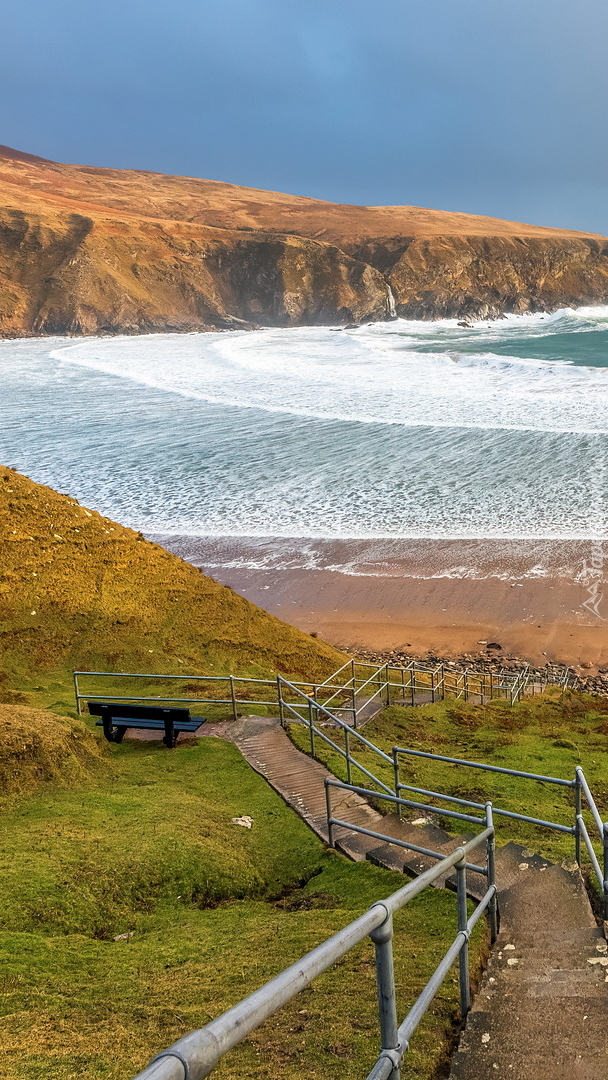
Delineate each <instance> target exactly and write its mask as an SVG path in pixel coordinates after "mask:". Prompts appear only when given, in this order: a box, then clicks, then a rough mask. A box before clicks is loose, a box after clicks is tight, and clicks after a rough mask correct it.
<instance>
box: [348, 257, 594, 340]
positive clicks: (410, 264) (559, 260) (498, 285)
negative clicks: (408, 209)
mask: <svg viewBox="0 0 608 1080" xmlns="http://www.w3.org/2000/svg"><path fill="white" fill-rule="evenodd" d="M346 246H347V249H350V250H351V254H353V255H355V256H356V257H357V258H358V259H361V260H362V261H365V262H368V263H369V264H370V265H371V266H374V267H375V268H376V269H377V270H379V271H380V272H381V273H382V274H383V275H384V277H385V279H386V281H388V283H389V284H390V286H391V288H392V291H393V294H394V297H395V303H396V313H397V314H398V315H400V316H401V317H402V318H405V319H429V318H431V319H439V318H455V317H456V318H467V317H470V318H481V319H485V318H495V317H497V316H499V315H501V314H503V313H504V312H515V313H522V312H525V311H555V310H557V309H558V308H561V307H576V306H577V305H581V304H601V303H605V302H606V299H607V298H608V240H605V239H603V238H602V237H584V236H581V237H576V236H543V237H537V236H523V237H519V236H433V237H409V238H407V239H404V238H402V237H397V238H394V239H391V240H378V241H372V242H370V243H366V244H362V245H358V244H354V245H346Z"/></svg>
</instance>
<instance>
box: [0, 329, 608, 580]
mask: <svg viewBox="0 0 608 1080" xmlns="http://www.w3.org/2000/svg"><path fill="white" fill-rule="evenodd" d="M0 375H1V386H2V392H1V395H0V416H1V426H0V461H2V462H3V463H5V464H7V465H11V466H13V467H14V468H16V469H18V470H19V471H20V472H23V473H25V474H27V475H28V476H30V477H31V478H32V479H34V480H36V481H39V482H41V483H46V484H50V485H51V486H52V487H54V488H56V489H58V490H59V491H65V492H69V493H70V494H71V495H73V496H75V497H76V498H78V499H79V500H80V501H81V502H82V503H84V504H85V505H87V506H91V507H94V508H95V509H98V510H99V511H101V512H102V513H104V514H107V515H109V516H110V517H113V518H115V519H116V520H118V521H120V522H122V523H124V524H126V525H131V526H132V527H134V528H136V529H140V530H141V531H142V532H144V533H145V534H146V535H153V536H155V537H156V538H158V539H162V538H163V537H164V538H166V542H167V543H168V544H169V545H170V544H171V543H172V542H173V541H174V540H176V539H177V538H179V539H180V543H181V544H182V547H183V544H184V542H185V541H184V538H197V540H198V543H199V551H200V550H201V545H202V548H203V549H205V550H206V551H207V552H208V558H207V559H206V565H207V566H208V567H213V566H217V567H222V566H223V567H227V566H231V565H239V566H242V567H244V568H245V567H246V566H248V565H251V566H252V567H256V566H257V567H261V566H269V565H272V566H276V567H280V566H281V565H283V564H285V565H286V566H290V567H297V566H301V567H306V566H317V565H323V566H324V567H325V568H332V569H336V570H348V571H349V572H363V573H365V572H367V571H366V567H367V568H368V570H369V572H374V571H373V566H374V565H375V564H377V565H380V563H382V562H384V563H386V564H387V565H388V564H389V563H390V562H391V560H394V559H397V560H398V558H399V553H400V552H401V553H404V552H410V553H411V552H416V551H419V550H424V543H422V548H421V543H420V542H424V541H426V540H428V539H434V540H440V541H442V542H445V541H450V542H452V541H459V542H463V543H464V548H463V550H464V551H465V552H466V550H467V544H468V543H469V542H471V541H483V540H488V541H503V542H504V550H505V551H506V552H509V551H510V552H511V554H512V555H513V557H516V556H517V552H518V551H521V550H524V548H526V545H527V547H528V548H529V549H530V551H531V552H532V563H531V564H530V566H531V567H532V569H534V565H535V560H534V552H535V551H537V552H541V554H540V555H539V557H538V559H537V560H536V563H537V564H538V565H537V572H538V573H539V574H542V572H543V556H542V552H543V551H545V550H547V551H549V550H550V549H551V550H556V549H555V547H553V548H551V544H552V543H553V544H554V542H561V541H565V542H567V544H566V549H567V548H568V545H572V544H573V545H574V548H577V547H578V546H579V544H580V542H581V541H584V542H588V541H589V540H592V539H593V538H595V539H604V538H605V537H606V535H607V483H608V308H579V309H578V310H575V311H571V310H568V311H558V312H556V313H555V314H551V315H542V314H541V315H531V316H511V317H507V318H505V319H501V320H498V321H495V322H481V323H472V324H471V325H470V326H463V325H461V324H459V323H458V322H457V321H456V320H444V321H439V322H425V323H421V322H407V321H404V320H396V321H393V322H387V323H377V324H373V325H369V326H362V327H358V328H356V329H336V328H327V327H303V328H297V329H268V330H259V331H254V332H240V331H237V332H225V333H207V334H184V335H180V334H163V335H146V336H135V337H115V338H86V339H80V340H76V339H67V338H66V339H60V338H46V339H27V340H17V341H3V342H1V343H0ZM347 541H353V542H354V544H353V543H351V544H348V543H345V542H347ZM408 541H409V543H407V542H408ZM336 544H337V545H338V547H336ZM340 544H342V548H340ZM522 544H523V548H522ZM482 547H483V545H482V546H481V547H480V545H479V543H477V544H476V545H474V547H473V548H470V545H469V549H470V552H471V554H470V557H468V556H466V555H465V556H463V558H464V563H462V558H460V557H456V563H455V565H454V566H453V567H451V566H450V565H447V566H443V567H438V568H437V573H438V574H445V573H451V572H452V571H453V572H454V574H455V576H458V574H459V573H462V575H464V576H466V575H469V576H471V575H472V576H475V575H476V574H477V572H478V571H479V572H480V573H481V574H482V575H483V573H484V571H483V568H481V570H480V568H479V567H477V566H476V565H475V559H477V561H479V551H480V550H482ZM448 549H449V544H448ZM494 549H495V545H494ZM566 549H564V550H566ZM473 550H475V552H477V554H476V555H473V554H472V552H473ZM526 550H527V548H526ZM336 551H342V554H340V555H338V557H336V555H335V552H336ZM353 551H354V552H355V554H356V557H355V559H354V561H353V557H352V553H353ZM349 552H350V554H349ZM357 553H359V554H357ZM374 553H375V554H374ZM564 557H566V556H564ZM467 559H468V562H467ZM374 560H375V562H374ZM421 560H422V561H423V559H422V556H421ZM449 561H450V560H449V559H448V562H449ZM452 561H454V560H453V559H452ZM461 563H462V565H461Z"/></svg>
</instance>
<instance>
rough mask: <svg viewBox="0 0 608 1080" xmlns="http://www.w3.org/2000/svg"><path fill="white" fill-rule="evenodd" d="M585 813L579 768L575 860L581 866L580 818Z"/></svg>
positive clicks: (575, 778) (576, 798)
mask: <svg viewBox="0 0 608 1080" xmlns="http://www.w3.org/2000/svg"><path fill="white" fill-rule="evenodd" d="M582 813H583V798H582V784H581V777H580V773H579V770H578V768H577V769H576V771H575V773H574V829H575V832H574V858H575V859H576V862H577V864H578V866H580V865H581V827H580V822H579V818H580V817H581V815H582Z"/></svg>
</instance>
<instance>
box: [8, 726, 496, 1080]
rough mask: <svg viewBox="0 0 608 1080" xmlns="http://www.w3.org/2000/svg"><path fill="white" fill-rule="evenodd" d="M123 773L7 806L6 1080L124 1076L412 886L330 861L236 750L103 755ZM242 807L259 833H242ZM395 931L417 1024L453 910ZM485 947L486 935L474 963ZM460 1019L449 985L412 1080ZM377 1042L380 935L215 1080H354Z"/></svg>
mask: <svg viewBox="0 0 608 1080" xmlns="http://www.w3.org/2000/svg"><path fill="white" fill-rule="evenodd" d="M108 762H109V769H108V772H107V774H106V775H103V776H98V777H97V778H96V779H95V780H94V781H91V782H86V783H81V784H79V785H77V786H74V787H73V788H71V789H68V790H66V789H65V788H63V789H60V788H58V787H52V786H49V785H46V786H43V787H41V788H40V789H39V790H38V791H37V792H35V793H34V794H30V795H27V796H24V797H21V798H16V797H15V798H12V799H6V800H5V801H4V806H3V809H4V812H3V814H2V818H1V819H0V850H1V852H2V856H1V860H0V874H1V877H0V882H1V884H0V922H1V926H2V933H1V934H0V958H1V961H0V962H1V966H0V971H1V973H2V974H1V975H0V1014H1V1015H0V1038H1V1039H2V1044H3V1048H4V1050H5V1064H4V1066H3V1071H2V1076H3V1078H6V1080H34V1078H36V1080H38V1078H39V1077H40V1076H44V1077H45V1080H76V1078H77V1077H78V1078H79V1080H81V1078H85V1080H87V1078H90V1080H93V1078H95V1080H98V1078H103V1080H106V1078H107V1080H119V1078H120V1080H128V1077H129V1076H131V1075H134V1074H135V1073H136V1072H137V1071H138V1070H139V1069H141V1068H142V1067H143V1065H144V1064H145V1063H146V1062H147V1060H149V1059H150V1058H151V1057H152V1056H153V1055H154V1054H155V1053H157V1052H158V1051H160V1050H161V1049H162V1048H163V1047H165V1046H167V1045H168V1044H170V1043H171V1042H173V1041H174V1040H175V1039H177V1038H179V1037H180V1036H182V1035H184V1034H186V1033H187V1032H188V1031H190V1030H192V1029H193V1028H195V1027H198V1026H201V1025H204V1024H205V1023H207V1022H208V1021H209V1020H211V1019H212V1018H213V1017H214V1016H217V1015H218V1014H219V1013H221V1012H222V1011H223V1010H224V1009H226V1008H228V1007H229V1006H230V1005H232V1004H235V1003H236V1002H237V1001H238V1000H239V999H240V998H241V997H243V996H244V995H245V994H246V993H248V992H250V991H252V990H253V989H255V988H256V987H257V986H259V985H260V984H261V983H263V982H264V981H265V980H267V979H268V978H271V977H272V976H273V975H274V974H276V973H278V972H279V971H280V970H281V969H282V968H283V967H284V966H286V965H287V964H289V963H292V962H294V961H295V960H297V959H298V957H299V956H301V955H302V954H303V953H304V952H306V951H307V950H309V949H311V948H313V947H314V946H315V945H317V944H318V943H319V942H321V941H322V940H323V939H324V938H325V937H327V936H328V935H329V934H331V933H332V932H335V931H336V930H338V929H339V928H341V927H342V926H344V925H345V924H346V923H347V922H349V921H350V920H351V919H353V918H354V917H356V916H357V915H359V914H360V913H361V912H362V911H364V910H365V909H366V907H367V906H368V905H369V904H370V903H372V902H374V901H375V900H377V899H381V898H382V897H383V896H385V895H388V894H389V893H390V892H391V891H393V890H394V889H395V888H397V887H399V886H400V885H402V884H403V878H402V877H401V876H400V875H397V874H392V873H389V872H387V871H383V870H381V869H379V868H377V867H373V866H371V865H370V864H367V863H363V864H354V863H350V862H348V861H347V860H345V859H344V858H342V857H341V856H339V855H336V854H335V853H333V852H327V851H326V850H325V849H324V847H323V845H322V844H321V843H320V842H319V841H318V840H317V839H316V838H315V837H314V835H313V834H312V833H311V832H310V830H309V829H308V828H307V827H306V826H305V825H304V823H303V822H302V821H301V820H300V819H299V818H298V817H296V815H295V814H294V813H293V812H292V811H291V810H289V809H288V808H287V807H286V806H285V804H284V803H283V802H282V800H281V799H280V798H279V797H278V796H277V795H276V794H275V793H274V792H273V791H272V790H271V789H270V788H269V787H268V785H267V784H266V783H265V782H264V781H263V780H262V779H261V778H260V777H259V776H257V774H255V773H254V772H253V771H252V770H251V769H250V768H249V766H247V765H246V763H245V762H244V760H243V759H242V758H241V755H240V754H239V752H238V751H237V749H236V748H235V747H233V746H232V745H230V744H227V743H224V742H222V741H220V740H216V739H212V738H207V739H201V740H198V742H196V743H194V742H193V743H192V744H185V745H183V746H179V747H178V748H176V749H175V750H173V751H171V752H167V751H166V750H164V749H163V748H162V746H161V745H160V744H159V743H152V742H148V743H145V742H139V743H137V742H135V741H134V742H131V743H129V742H125V743H123V744H122V745H120V746H112V747H109V748H108ZM241 814H250V815H251V816H252V817H253V819H254V824H253V828H252V829H251V830H247V829H244V828H241V827H239V826H236V825H233V824H231V822H230V818H231V817H236V816H239V815H241ZM395 925H396V939H395V958H396V969H397V981H398V994H399V1011H400V1015H401V1016H402V1015H404V1014H405V1012H406V1010H407V1008H408V1006H409V1005H410V1004H411V1003H412V1001H413V1000H414V998H415V997H416V995H417V994H418V992H419V991H420V989H421V988H422V985H423V984H424V982H425V981H426V979H427V978H428V977H429V975H430V973H431V971H432V970H433V968H434V966H435V965H436V963H437V961H438V960H439V958H440V956H441V955H442V954H443V952H444V951H445V949H446V947H447V946H448V944H449V943H450V942H451V940H452V939H453V936H454V933H455V926H456V901H455V897H454V896H453V895H452V894H450V893H448V892H443V891H439V890H434V889H429V890H427V891H426V893H424V894H423V895H421V896H420V897H418V898H417V899H416V900H415V901H413V902H412V903H411V904H410V905H408V907H407V908H406V909H405V910H404V911H402V912H401V913H399V914H398V915H397V917H396V919H395ZM122 934H127V935H130V936H128V937H126V938H122V939H119V940H115V938H117V937H118V935H122ZM484 947H485V933H484V930H483V928H481V927H480V929H479V931H478V933H477V934H476V936H475V940H474V947H473V951H474V958H475V962H478V960H479V957H480V955H481V953H482V951H483V949H484ZM456 1011H457V983H456V973H455V972H454V973H453V974H452V976H451V977H450V979H449V980H448V981H446V983H445V984H444V986H443V988H442V989H441V991H440V993H439V995H438V997H437V998H436V1000H435V1003H434V1005H433V1007H432V1010H431V1011H430V1012H429V1014H428V1015H427V1017H426V1018H425V1020H424V1022H423V1025H422V1027H421V1028H420V1030H419V1033H418V1035H417V1036H416V1037H415V1039H414V1041H413V1045H412V1050H411V1052H410V1053H409V1054H408V1058H407V1062H406V1065H405V1067H404V1070H403V1073H402V1075H403V1077H404V1078H405V1080H421V1078H425V1077H431V1076H433V1075H434V1073H435V1070H436V1068H437V1067H438V1066H439V1064H440V1063H441V1062H442V1061H443V1060H444V1059H445V1054H446V1051H447V1049H448V1046H449V1040H450V1037H451V1032H452V1020H453V1017H454V1015H455V1012H456ZM377 1040H378V1029H377V1017H376V991H375V978H374V965H373V948H372V946H371V943H369V942H365V943H364V944H362V945H361V946H359V947H358V948H356V949H355V950H353V952H352V953H351V954H349V956H348V957H347V958H346V959H345V960H344V961H343V962H342V963H341V964H340V965H339V971H337V972H335V973H334V974H333V975H332V974H331V973H328V974H326V975H324V976H322V977H321V978H319V979H318V980H316V981H315V983H314V984H313V986H312V987H311V988H309V989H308V990H306V991H304V992H303V993H302V994H300V995H298V997H297V998H296V999H294V1001H293V1002H292V1003H290V1004H289V1005H288V1006H286V1007H285V1008H284V1009H283V1010H281V1012H280V1013H279V1014H277V1016H276V1017H274V1018H272V1019H271V1020H269V1021H268V1022H267V1023H266V1024H265V1025H264V1026H263V1027H262V1028H260V1029H259V1030H258V1031H257V1032H255V1033H253V1035H252V1036H251V1037H250V1038H249V1039H248V1040H247V1042H246V1043H245V1044H244V1045H243V1046H242V1047H240V1048H238V1049H236V1050H235V1051H233V1052H232V1053H231V1054H230V1055H228V1057H227V1058H226V1059H225V1060H224V1062H223V1063H222V1064H221V1066H220V1068H219V1069H218V1072H217V1075H218V1077H223V1078H225V1080H232V1078H234V1080H236V1077H237V1076H238V1077H239V1078H243V1077H251V1078H253V1077H255V1078H258V1077H259V1078H260V1080H262V1078H264V1077H269V1078H275V1077H276V1078H277V1080H279V1077H280V1078H281V1080H282V1078H285V1077H286V1078H288V1080H291V1078H293V1080H296V1078H297V1080H301V1078H302V1077H303V1076H305V1077H307V1080H317V1078H318V1080H322V1078H325V1077H326V1076H327V1075H328V1074H330V1073H331V1075H332V1076H336V1077H341V1078H342V1077H343V1078H344V1080H350V1078H351V1077H352V1078H353V1080H354V1078H355V1077H357V1078H359V1077H361V1076H364V1075H365V1074H366V1072H367V1070H368V1068H369V1066H370V1065H371V1063H372V1061H373V1059H374V1055H375V1052H376V1048H377Z"/></svg>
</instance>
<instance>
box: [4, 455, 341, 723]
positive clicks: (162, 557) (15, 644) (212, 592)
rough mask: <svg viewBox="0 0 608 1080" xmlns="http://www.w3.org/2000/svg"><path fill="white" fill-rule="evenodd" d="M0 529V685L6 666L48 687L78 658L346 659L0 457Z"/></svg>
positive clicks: (298, 662) (206, 666)
mask: <svg viewBox="0 0 608 1080" xmlns="http://www.w3.org/2000/svg"><path fill="white" fill-rule="evenodd" d="M0 536H1V537H2V541H3V544H2V556H1V561H0V691H1V690H2V682H1V680H2V677H3V676H4V681H5V685H8V684H12V685H18V686H20V688H22V689H23V688H25V689H31V688H32V687H33V686H34V685H35V684H39V683H42V684H43V685H45V686H46V687H49V685H50V687H51V697H52V693H53V692H54V691H59V690H61V689H62V688H63V687H65V684H66V676H67V674H68V672H69V671H70V669H72V668H74V667H84V668H91V669H94V668H96V667H100V668H102V669H108V668H109V669H110V670H118V671H132V670H135V671H144V672H145V671H150V672H162V671H167V672H173V673H181V674H184V673H190V672H191V673H193V674H211V673H216V672H238V673H240V674H270V673H273V672H276V671H280V672H283V673H289V674H292V675H296V674H304V675H306V676H307V677H309V678H310V677H315V676H322V677H325V676H327V675H328V674H330V673H331V672H332V671H333V670H335V669H336V668H338V667H339V666H340V665H341V664H342V663H343V660H344V657H343V656H342V654H341V653H338V652H337V651H336V650H335V649H333V648H331V647H330V646H329V645H326V644H324V643H323V642H321V641H317V640H315V639H314V638H311V637H310V636H309V635H308V634H304V633H302V632H301V631H299V630H296V629H295V628H294V627H291V626H288V625H287V624H286V623H283V622H281V621H280V620H279V619H276V618H274V617H273V616H271V615H268V614H267V613H266V612H264V611H262V610H261V609H260V608H257V607H255V605H253V604H251V603H249V602H248V601H247V600H244V599H243V598H242V597H240V596H238V595H237V594H236V593H234V592H233V591H232V590H231V589H229V588H226V587H224V586H223V585H219V584H218V583H217V582H216V581H213V580H212V579H211V578H208V577H205V576H204V575H203V574H201V573H200V572H199V571H198V570H197V569H195V567H193V566H190V565H189V564H188V563H185V562H183V561H182V560H181V559H179V558H177V557H176V556H175V555H171V554H170V553H169V552H168V551H165V550H164V549H163V548H161V547H159V546H158V545H156V544H151V543H149V542H148V541H147V540H144V539H143V537H142V536H141V535H140V534H138V533H136V532H133V530H132V529H126V528H124V527H123V526H122V525H118V524H116V523H115V522H113V521H110V520H109V519H108V518H105V517H102V516H101V515H100V514H98V513H96V512H93V511H90V510H86V509H85V508H84V507H81V506H79V504H78V503H77V502H76V501H75V500H74V499H72V498H70V497H68V496H67V495H60V494H58V493H57V492H55V491H53V490H52V489H51V488H48V487H43V486H42V485H40V484H35V483H33V482H32V481H31V480H28V479H27V478H26V477H24V476H21V475H20V474H19V473H16V472H14V471H13V470H12V469H8V468H2V467H0ZM34 673H35V674H34ZM53 684H54V685H53ZM0 700H1V699H0ZM9 700H10V696H9ZM44 703H45V704H47V703H48V701H47V700H45V701H44Z"/></svg>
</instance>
